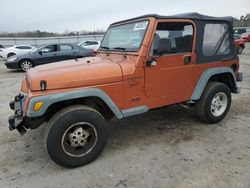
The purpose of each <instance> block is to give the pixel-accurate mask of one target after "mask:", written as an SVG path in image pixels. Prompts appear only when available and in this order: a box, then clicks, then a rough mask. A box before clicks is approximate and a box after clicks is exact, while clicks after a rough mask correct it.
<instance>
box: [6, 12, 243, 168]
mask: <svg viewBox="0 0 250 188" xmlns="http://www.w3.org/2000/svg"><path fill="white" fill-rule="evenodd" d="M232 28H233V18H232V17H211V16H205V15H200V14H198V13H189V14H181V15H174V16H159V15H154V14H153V15H144V16H141V17H137V18H132V19H129V20H124V21H120V22H116V23H113V24H111V25H110V27H109V29H108V30H107V32H106V34H105V36H104V39H103V41H102V44H101V47H100V49H99V50H98V52H97V56H96V57H92V58H85V59H81V60H79V61H74V60H69V61H65V62H62V63H53V64H49V65H43V66H38V67H35V68H33V69H31V70H29V71H27V73H26V76H25V77H24V79H23V81H22V87H21V93H20V94H19V95H17V96H16V97H15V98H14V99H15V100H14V101H11V102H10V108H11V109H12V110H13V116H10V117H9V128H10V130H14V129H16V130H17V131H19V133H20V134H21V135H23V134H24V133H25V132H26V131H27V129H36V128H38V127H39V126H40V125H41V126H46V130H45V134H44V143H45V146H46V149H47V151H48V154H49V156H50V157H51V159H52V160H53V161H55V162H56V163H57V164H59V165H62V166H64V167H69V168H73V167H78V166H81V165H84V164H87V163H90V162H91V161H93V160H94V159H96V158H97V157H98V156H99V155H100V153H101V152H102V151H103V149H104V147H105V145H106V143H107V139H108V124H107V122H108V121H109V120H111V119H112V118H113V117H116V118H118V119H122V118H126V117H129V116H133V115H138V114H142V113H146V112H148V111H149V110H153V109H156V108H159V107H163V106H168V105H173V104H179V103H181V104H183V105H186V106H190V107H194V108H195V109H196V111H197V115H198V117H199V118H200V119H201V121H203V122H205V123H218V122H219V121H221V120H222V119H223V118H224V117H225V116H226V115H227V113H228V111H229V109H230V105H231V93H239V92H240V87H239V86H238V84H237V81H241V80H242V73H239V72H238V70H239V59H238V56H237V54H236V50H235V45H234V40H233V33H232V32H231V31H232ZM62 75H63V76H62ZM166 115H167V114H166ZM158 118H160V117H158ZM159 121H160V120H159ZM135 123H136V121H135ZM142 128H143V125H142Z"/></svg>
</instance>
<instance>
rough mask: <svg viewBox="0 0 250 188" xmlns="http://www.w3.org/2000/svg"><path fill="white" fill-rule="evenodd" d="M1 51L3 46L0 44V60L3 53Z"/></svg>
mask: <svg viewBox="0 0 250 188" xmlns="http://www.w3.org/2000/svg"><path fill="white" fill-rule="evenodd" d="M3 49H4V46H3V45H2V44H0V58H3V57H2V51H3Z"/></svg>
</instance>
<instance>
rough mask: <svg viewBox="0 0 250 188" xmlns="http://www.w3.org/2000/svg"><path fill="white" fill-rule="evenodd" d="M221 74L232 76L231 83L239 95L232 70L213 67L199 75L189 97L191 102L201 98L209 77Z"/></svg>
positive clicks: (238, 88)
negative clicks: (232, 82)
mask: <svg viewBox="0 0 250 188" xmlns="http://www.w3.org/2000/svg"><path fill="white" fill-rule="evenodd" d="M221 73H230V74H231V75H232V76H233V81H234V84H235V88H236V93H239V92H240V87H239V86H237V82H236V79H235V75H234V72H233V70H232V69H231V68H229V67H214V68H209V69H207V70H205V71H204V72H203V73H202V74H201V76H200V78H199V80H198V82H197V83H196V86H195V89H194V91H193V94H192V96H191V100H198V99H199V98H200V97H201V95H202V92H203V90H204V89H205V87H206V85H207V83H208V80H209V79H210V78H211V76H213V75H216V74H221Z"/></svg>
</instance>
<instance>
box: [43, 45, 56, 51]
mask: <svg viewBox="0 0 250 188" xmlns="http://www.w3.org/2000/svg"><path fill="white" fill-rule="evenodd" d="M56 51H57V46H56V45H50V46H46V47H45V48H43V49H42V53H52V52H56Z"/></svg>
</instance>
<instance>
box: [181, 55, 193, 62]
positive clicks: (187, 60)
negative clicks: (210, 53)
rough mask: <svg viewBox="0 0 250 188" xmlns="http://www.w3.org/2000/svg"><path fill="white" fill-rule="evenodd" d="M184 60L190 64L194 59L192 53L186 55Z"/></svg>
mask: <svg viewBox="0 0 250 188" xmlns="http://www.w3.org/2000/svg"><path fill="white" fill-rule="evenodd" d="M183 61H184V63H185V64H190V63H191V61H192V58H191V56H190V55H185V56H184V57H183Z"/></svg>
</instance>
